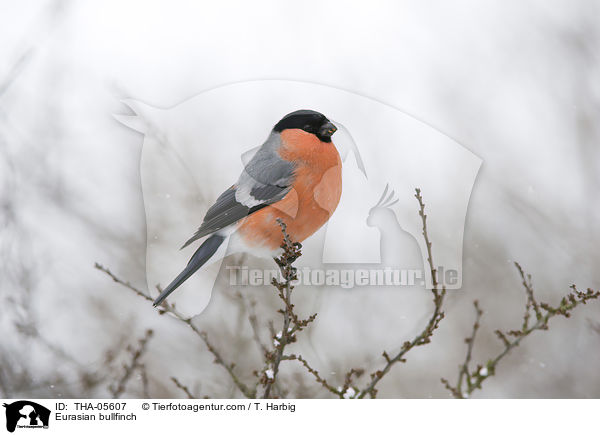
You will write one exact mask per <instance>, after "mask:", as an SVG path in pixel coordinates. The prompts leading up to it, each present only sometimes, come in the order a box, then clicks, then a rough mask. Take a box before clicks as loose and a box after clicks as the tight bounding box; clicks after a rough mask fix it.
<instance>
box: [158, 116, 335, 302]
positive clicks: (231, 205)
mask: <svg viewBox="0 0 600 435" xmlns="http://www.w3.org/2000/svg"><path fill="white" fill-rule="evenodd" d="M336 130H337V128H336V127H335V125H333V123H332V122H331V121H329V120H328V119H327V118H326V117H325V116H324V115H323V114H321V113H319V112H315V111H312V110H297V111H295V112H292V113H289V114H288V115H286V116H284V117H283V118H282V119H281V120H280V121H279V122H278V123H277V124H275V127H273V129H272V130H271V133H270V134H269V137H268V138H267V140H266V141H265V143H263V145H262V146H261V147H260V148H259V149H258V151H257V152H256V154H254V156H253V157H252V159H251V160H250V161H249V162H248V164H247V165H246V167H245V168H244V170H243V171H242V174H241V175H240V177H239V179H238V181H237V183H235V184H234V185H233V186H231V187H230V188H229V189H227V190H226V191H225V192H223V193H222V194H221V196H219V197H218V198H217V200H216V202H215V203H214V204H213V205H212V206H211V207H210V208H209V209H208V212H207V213H206V216H204V221H203V222H202V225H201V226H200V228H199V229H198V231H196V233H195V234H194V235H193V236H192V238H190V239H189V240H188V241H187V242H185V244H184V245H183V247H182V249H183V248H185V247H186V246H188V245H189V244H191V243H192V242H194V241H196V240H198V239H201V238H203V237H205V236H209V237H208V238H207V239H206V240H205V241H204V242H203V243H202V245H200V247H199V248H198V249H197V250H196V252H195V253H194V255H192V258H191V259H190V261H189V263H188V265H187V266H186V267H185V269H184V270H183V271H182V272H181V273H180V274H179V275H178V276H177V277H176V278H175V279H174V280H173V282H171V284H169V285H168V286H167V288H165V289H164V291H163V292H162V293H161V294H160V296H159V297H158V298H156V300H155V301H154V306H157V305H158V304H160V303H161V302H162V301H164V300H165V298H166V297H167V296H168V295H169V294H171V292H173V291H174V290H175V289H176V288H177V287H179V286H180V285H181V284H183V282H184V281H185V280H186V279H188V278H189V277H190V276H192V274H193V273H194V272H196V271H197V270H198V269H199V268H200V267H202V265H204V264H205V263H206V262H207V261H208V260H209V259H210V257H212V256H213V255H214V254H215V252H216V251H217V249H218V248H219V246H220V245H221V244H222V243H223V242H224V241H225V239H226V238H227V237H229V238H230V241H229V246H230V247H231V246H232V245H234V246H236V247H237V248H238V250H245V251H249V252H253V251H255V250H260V251H262V253H263V254H264V253H265V252H269V253H271V255H273V254H274V253H275V252H277V250H278V249H279V248H280V246H281V244H282V241H283V235H282V232H281V228H280V226H279V225H278V223H277V219H278V218H280V219H282V220H283V222H285V223H286V224H287V233H288V234H289V236H290V237H291V239H292V240H293V241H294V242H302V241H304V240H305V239H306V238H307V237H309V236H311V235H312V234H313V233H315V232H316V231H317V230H318V229H319V228H321V226H323V224H325V222H327V220H328V219H329V218H330V217H331V215H332V214H333V212H334V211H335V209H336V207H337V205H338V203H339V200H340V196H341V194H342V162H341V159H340V155H339V153H338V151H337V149H336V147H335V146H334V144H333V143H332V142H331V136H332V135H333V133H335V131H336Z"/></svg>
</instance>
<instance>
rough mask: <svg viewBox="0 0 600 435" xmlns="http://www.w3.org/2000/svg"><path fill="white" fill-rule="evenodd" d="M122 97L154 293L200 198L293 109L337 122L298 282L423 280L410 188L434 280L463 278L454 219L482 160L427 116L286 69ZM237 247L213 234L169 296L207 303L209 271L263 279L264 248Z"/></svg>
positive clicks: (175, 270) (185, 254)
mask: <svg viewBox="0 0 600 435" xmlns="http://www.w3.org/2000/svg"><path fill="white" fill-rule="evenodd" d="M124 103H125V104H126V105H127V106H128V107H129V108H130V109H131V111H132V112H133V113H132V114H130V115H117V116H116V118H117V119H118V120H119V121H120V122H121V123H123V124H125V125H126V126H128V127H130V128H132V129H134V130H135V131H138V132H140V133H142V134H143V135H144V142H143V147H142V154H141V166H140V175H141V182H142V191H143V196H144V208H145V212H146V228H147V250H146V271H147V282H148V284H149V287H150V289H151V290H150V291H151V294H152V295H153V296H156V294H155V292H156V289H155V288H154V286H155V285H156V284H160V285H161V286H162V287H163V288H164V286H166V285H167V284H168V283H169V282H171V280H172V279H173V278H174V277H175V276H177V275H178V274H179V273H180V272H181V270H182V267H184V266H185V265H186V264H187V263H188V261H189V259H190V256H191V255H192V254H193V252H194V249H197V246H198V245H194V247H191V248H186V249H183V250H179V248H180V247H181V245H182V244H183V243H184V242H185V241H186V240H188V239H189V238H190V236H191V235H192V234H193V233H194V231H196V230H197V229H198V227H199V226H200V224H201V223H202V218H203V216H204V215H205V214H206V212H207V209H208V207H210V206H211V205H212V204H213V203H214V202H215V200H216V199H217V196H218V195H219V193H220V192H223V191H225V190H226V189H228V188H229V187H230V186H231V185H232V183H235V181H236V179H237V177H238V176H239V174H240V173H241V172H242V170H244V168H246V167H247V165H248V163H249V162H250V161H251V160H252V159H253V157H254V156H255V155H256V153H257V150H258V147H260V145H261V144H263V143H264V142H265V140H266V139H267V138H268V135H269V132H270V130H271V128H272V127H273V125H274V124H275V123H276V122H277V121H278V120H280V119H281V118H282V116H284V115H285V114H287V113H290V112H293V111H295V110H298V109H309V110H315V111H317V112H320V113H323V114H324V115H325V116H326V117H327V118H328V119H329V120H330V121H331V122H332V123H334V124H335V126H336V127H337V131H336V132H335V134H334V135H333V136H332V142H333V143H334V145H335V146H336V148H337V150H338V152H339V155H340V158H341V165H342V168H341V172H342V177H341V178H342V188H341V198H340V201H339V204H338V205H337V208H336V209H335V212H334V213H333V214H332V215H331V218H330V219H329V220H328V222H327V223H326V224H325V225H324V226H323V227H322V228H321V229H320V230H319V231H318V232H316V233H315V234H314V235H312V236H311V237H309V238H308V239H306V240H305V241H304V242H303V250H302V252H303V255H302V257H301V258H300V259H299V261H298V263H297V267H298V269H299V271H300V274H299V279H300V280H301V283H303V284H304V285H307V286H311V287H328V288H338V289H340V288H341V289H344V290H348V291H352V290H353V289H359V288H360V289H362V290H367V289H374V290H375V289H383V288H387V289H392V288H397V289H399V290H403V289H409V290H410V289H430V288H432V279H431V271H430V269H429V268H428V267H426V266H427V247H426V246H425V244H424V241H423V237H422V234H421V232H422V223H421V219H420V217H419V215H418V213H417V207H416V206H417V204H416V201H415V197H414V195H415V188H420V189H421V190H422V192H423V197H424V199H425V203H426V205H427V210H428V214H429V219H428V221H427V225H428V232H429V237H430V239H431V240H432V241H433V243H434V245H435V246H434V252H435V254H434V261H435V266H436V268H437V277H438V280H439V281H440V285H444V286H445V288H446V289H448V290H451V289H459V288H461V286H462V248H463V234H464V225H465V219H466V215H467V208H468V204H469V198H470V195H471V191H472V189H473V186H474V182H475V178H476V176H477V173H478V171H479V168H480V166H481V163H482V161H481V159H480V158H479V157H478V156H476V155H474V154H473V153H472V152H470V151H469V150H468V149H466V148H465V147H463V146H462V145H461V144H459V143H458V142H456V141H455V140H453V139H452V138H450V137H448V136H447V135H445V134H443V133H442V132H440V131H438V130H437V129H435V128H433V127H432V126H431V125H429V124H427V123H426V122H423V121H421V120H419V119H416V118H415V117H413V116H410V115H408V114H407V113H405V112H402V111H400V110H398V109H396V108H394V107H391V106H389V105H386V104H384V103H381V102H379V101H376V100H374V99H372V98H368V97H365V96H362V95H358V94H355V93H352V92H348V91H346V90H340V89H336V88H332V87H328V86H322V85H316V84H312V83H304V82H293V81H285V80H263V81H252V82H242V83H236V84H232V85H227V86H222V87H219V88H215V89H211V90H208V91H206V92H202V93H200V94H198V95H196V96H194V97H192V98H190V99H188V100H185V101H183V102H182V103H180V104H178V105H176V106H173V107H171V108H167V109H160V108H156V107H153V106H149V105H147V104H145V103H142V102H140V101H134V100H125V101H124ZM263 169H264V171H266V172H268V173H267V174H266V175H265V174H264V173H263V172H262V171H250V172H249V173H248V174H247V175H248V178H253V180H251V181H253V182H249V183H247V184H249V185H257V186H261V185H264V184H265V183H263V181H264V180H263V179H262V177H264V176H267V175H269V174H271V172H272V168H271V167H268V166H267V167H266V168H263ZM275 169H276V168H275ZM334 169H336V170H337V169H338V168H334ZM269 171H271V172H269ZM327 174H328V173H326V174H325V175H324V176H323V177H322V182H321V183H320V184H318V185H317V186H316V187H315V188H314V198H315V200H316V202H317V203H318V202H319V200H320V199H322V198H326V197H327V195H326V194H325V193H326V192H328V185H327V182H328V180H329V178H328V176H327ZM261 183H262V184H261ZM267 184H268V183H267ZM243 193H244V192H241V193H240V195H242V194H243ZM236 195H237V194H236ZM294 195H295V191H294V189H292V190H291V191H290V193H289V194H288V196H287V197H286V198H287V199H288V201H287V202H286V204H287V208H286V210H285V213H287V214H289V215H290V216H291V217H292V218H293V217H294V213H296V212H297V208H295V207H293V204H292V206H290V202H292V199H293V198H294ZM297 197H298V198H300V195H297ZM277 206H278V205H277V203H276V204H274V205H273V207H277ZM322 208H323V209H325V210H328V209H327V204H323V206H322ZM281 211H284V210H281ZM237 248H238V247H237V245H235V244H234V243H225V242H224V243H222V244H221V245H220V246H219V247H218V248H217V250H216V252H215V254H214V255H213V256H212V257H211V259H210V260H209V261H208V262H207V263H206V264H205V265H204V266H202V268H201V269H200V270H199V271H198V272H196V273H195V274H194V275H193V276H191V277H190V278H189V280H188V281H186V282H185V283H184V284H183V285H182V286H181V287H180V288H179V289H178V290H177V291H175V292H174V293H173V294H172V295H171V296H170V297H169V298H170V299H169V301H170V302H176V304H177V307H178V309H180V310H182V311H184V312H185V314H186V315H196V314H199V313H201V312H202V311H203V310H204V309H205V308H206V307H207V305H208V303H209V300H210V298H211V294H212V289H213V287H214V285H215V283H216V282H222V283H227V284H228V285H229V286H232V285H243V286H247V285H250V286H253V285H263V284H267V285H268V283H269V282H270V274H271V273H272V272H273V271H274V270H275V269H276V267H275V265H274V264H273V261H272V257H270V258H265V259H264V261H263V260H262V259H261V260H260V261H259V260H257V256H256V254H255V253H254V252H253V253H252V255H250V256H248V255H246V254H245V253H244V251H241V250H239V249H237ZM240 256H242V258H243V260H241V261H240V260H239V258H240ZM219 280H220V281H219Z"/></svg>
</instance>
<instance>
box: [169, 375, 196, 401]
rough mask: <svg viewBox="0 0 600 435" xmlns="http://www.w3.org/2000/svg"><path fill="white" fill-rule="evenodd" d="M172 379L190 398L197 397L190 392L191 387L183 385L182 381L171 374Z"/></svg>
mask: <svg viewBox="0 0 600 435" xmlns="http://www.w3.org/2000/svg"><path fill="white" fill-rule="evenodd" d="M171 380H172V381H173V383H174V384H175V385H176V386H177V388H179V389H180V390H181V391H183V392H184V393H185V395H186V396H187V398H188V399H195V398H196V397H195V396H194V395H193V394H192V393H190V390H189V388H188V387H186V386H185V385H183V384H182V383H181V382H179V380H178V379H177V378H176V377H175V376H171Z"/></svg>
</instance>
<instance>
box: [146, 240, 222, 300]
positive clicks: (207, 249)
mask: <svg viewBox="0 0 600 435" xmlns="http://www.w3.org/2000/svg"><path fill="white" fill-rule="evenodd" d="M223 240H225V237H223V236H220V235H217V234H214V235H212V236H210V237H209V238H208V239H206V240H205V241H204V243H202V245H200V247H199V248H198V249H197V250H196V252H194V255H192V258H191V259H190V262H189V263H188V264H187V266H186V267H185V269H183V271H182V272H181V273H180V274H179V275H177V278H175V279H174V280H173V282H172V283H171V284H169V285H168V286H167V288H166V289H164V290H163V291H162V293H161V294H160V296H159V297H157V298H156V300H155V301H154V306H155V307H156V306H157V305H159V304H160V303H162V301H164V300H165V299H166V298H167V296H169V295H170V294H171V293H173V291H175V289H177V287H179V286H180V285H181V284H183V283H184V282H185V281H186V280H187V279H188V278H189V277H190V276H192V275H193V274H194V272H196V271H197V270H198V269H200V268H201V267H202V266H203V265H204V263H206V262H207V261H208V259H209V258H210V257H212V256H213V255H214V254H215V252H217V249H219V246H221V244H222V243H223Z"/></svg>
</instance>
